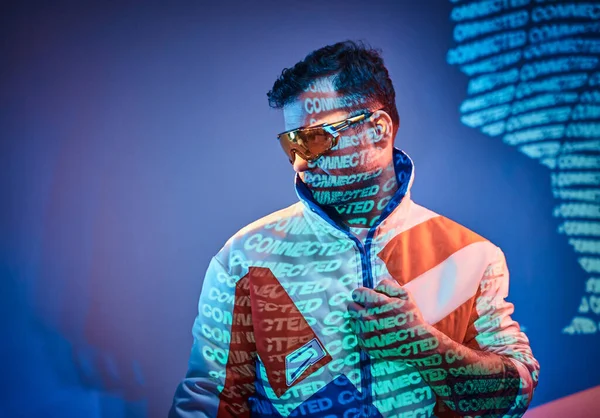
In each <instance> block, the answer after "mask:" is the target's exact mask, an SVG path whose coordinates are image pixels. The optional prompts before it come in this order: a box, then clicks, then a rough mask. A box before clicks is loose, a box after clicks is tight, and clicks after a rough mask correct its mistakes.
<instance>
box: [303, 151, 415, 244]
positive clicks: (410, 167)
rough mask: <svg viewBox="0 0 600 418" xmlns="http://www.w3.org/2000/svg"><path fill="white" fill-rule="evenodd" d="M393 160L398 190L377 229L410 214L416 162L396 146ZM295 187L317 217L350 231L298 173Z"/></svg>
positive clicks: (342, 229) (375, 227)
mask: <svg viewBox="0 0 600 418" xmlns="http://www.w3.org/2000/svg"><path fill="white" fill-rule="evenodd" d="M393 161H394V169H395V171H396V178H397V180H398V190H397V191H396V193H395V194H394V196H392V199H391V200H390V202H389V203H388V204H387V206H386V207H385V209H384V210H383V212H382V214H381V217H380V218H379V220H378V221H377V222H376V223H375V225H373V227H372V228H371V229H377V228H378V227H379V225H381V224H382V223H388V222H390V221H392V223H394V224H397V223H399V222H402V221H403V220H404V219H405V218H406V216H407V214H408V205H409V203H410V189H411V187H412V183H413V180H414V175H415V168H414V163H413V161H412V160H411V158H410V157H409V156H408V154H406V153H405V152H404V151H402V150H401V149H399V148H396V147H394V149H393ZM295 189H296V194H297V195H298V198H299V199H300V201H301V202H302V204H303V205H304V206H305V208H306V209H308V211H309V212H312V213H314V214H315V215H316V217H317V218H320V220H322V221H325V222H327V224H329V225H330V226H332V227H333V228H335V229H336V230H338V231H340V230H341V231H344V233H346V234H347V233H349V232H350V230H349V228H348V226H347V225H345V224H343V223H338V222H336V221H334V220H333V219H332V218H331V217H330V216H329V215H328V214H327V213H326V212H325V211H324V210H323V208H322V207H321V206H320V205H319V204H318V203H317V202H316V201H315V199H314V197H313V195H312V192H311V191H310V189H309V188H308V187H307V186H306V184H305V183H304V182H303V181H302V179H300V176H299V175H298V174H297V173H296V176H295ZM405 197H406V199H405ZM311 217H312V216H311Z"/></svg>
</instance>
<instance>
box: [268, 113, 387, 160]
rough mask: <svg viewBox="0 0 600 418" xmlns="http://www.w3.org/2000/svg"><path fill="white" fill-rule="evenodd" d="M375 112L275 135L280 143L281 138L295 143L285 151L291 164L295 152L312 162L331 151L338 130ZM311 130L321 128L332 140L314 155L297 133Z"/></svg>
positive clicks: (336, 141) (334, 144)
mask: <svg viewBox="0 0 600 418" xmlns="http://www.w3.org/2000/svg"><path fill="white" fill-rule="evenodd" d="M375 112H377V110H374V111H373V112H365V113H361V114H360V115H356V116H352V117H350V118H347V119H344V120H342V121H339V122H334V123H323V124H321V125H317V126H309V127H300V128H296V129H291V130H289V131H285V132H282V133H280V134H279V135H277V139H278V140H279V142H280V143H281V141H282V140H283V141H288V142H290V143H292V144H295V145H296V147H294V146H293V145H292V148H291V149H290V154H288V153H287V152H286V155H288V157H290V162H291V163H292V164H293V163H294V160H293V159H292V158H291V157H292V156H294V158H295V154H299V155H300V156H301V157H302V158H304V159H305V160H306V161H311V162H312V161H315V160H317V159H319V158H321V157H322V156H323V155H325V154H326V153H327V152H329V151H331V149H332V148H334V147H335V146H336V145H337V143H338V140H339V136H340V134H339V132H341V131H343V130H346V129H348V128H349V127H351V126H352V125H355V124H357V123H359V122H363V121H366V120H368V119H369V118H370V117H371V116H373V113H375ZM313 130H322V131H324V133H325V135H331V136H332V137H333V138H332V141H331V147H329V149H327V150H325V151H323V152H321V153H319V154H316V155H313V154H312V153H310V150H309V149H308V146H306V145H305V144H304V143H303V142H304V140H303V139H302V137H301V135H298V134H299V133H301V132H308V131H313ZM284 151H285V149H284Z"/></svg>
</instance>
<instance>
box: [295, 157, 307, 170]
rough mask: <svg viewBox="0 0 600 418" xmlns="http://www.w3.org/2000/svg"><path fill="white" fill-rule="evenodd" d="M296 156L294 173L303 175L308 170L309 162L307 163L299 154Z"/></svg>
mask: <svg viewBox="0 0 600 418" xmlns="http://www.w3.org/2000/svg"><path fill="white" fill-rule="evenodd" d="M294 156H295V158H294V163H293V164H294V171H295V172H297V173H302V172H303V171H306V170H308V161H306V160H305V159H304V158H302V157H301V156H299V155H298V154H294Z"/></svg>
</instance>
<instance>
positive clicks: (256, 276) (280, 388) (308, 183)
mask: <svg viewBox="0 0 600 418" xmlns="http://www.w3.org/2000/svg"><path fill="white" fill-rule="evenodd" d="M268 97H269V103H270V105H271V106H272V107H275V108H282V109H283V115H284V119H285V129H286V132H284V133H282V134H280V135H279V136H278V140H279V142H280V144H281V146H282V148H283V150H284V152H285V154H286V156H287V158H288V159H289V160H290V162H291V163H292V164H293V167H294V170H295V171H296V173H297V174H296V183H295V185H296V191H297V194H298V197H299V199H300V201H299V202H298V203H296V204H294V205H292V206H290V207H288V208H286V209H283V210H280V211H278V212H275V213H273V214H271V215H269V216H267V217H265V218H263V219H260V220H258V221H256V222H254V223H252V224H250V225H248V226H247V227H245V228H244V229H242V230H241V231H239V232H238V233H237V234H235V235H234V236H233V237H232V238H231V239H230V240H229V241H228V242H227V243H226V244H225V246H224V247H223V249H222V250H221V251H220V252H219V254H217V255H216V256H215V257H214V258H213V259H212V261H211V263H210V265H209V268H208V272H207V273H206V277H205V280H204V284H203V289H202V293H201V296H200V302H199V314H198V317H197V318H196V321H195V323H194V328H193V335H194V344H193V347H192V354H191V357H190V362H189V370H188V373H187V376H186V378H185V379H184V380H183V382H182V383H181V384H180V385H179V387H178V389H177V392H176V394H175V399H174V402H173V407H172V410H171V416H172V417H288V416H293V417H299V416H301V417H331V418H333V417H340V418H342V417H343V418H354V417H404V418H409V417H410V418H415V417H430V416H521V415H522V414H523V413H524V412H525V410H526V408H527V406H528V404H529V402H530V401H531V397H532V395H533V390H534V388H535V386H536V384H537V378H538V371H539V365H538V363H537V361H536V360H535V358H534V357H533V355H532V353H531V350H530V347H529V342H528V339H527V337H526V336H525V335H524V334H523V333H522V332H521V331H520V329H519V325H518V324H517V323H516V322H515V321H513V320H512V319H511V317H510V314H511V313H512V312H513V306H512V304H510V303H507V302H506V301H505V300H504V298H505V297H506V296H507V293H508V280H509V277H508V270H507V267H506V262H505V259H504V256H503V254H502V252H501V250H500V249H499V248H498V247H496V246H495V245H493V244H492V243H490V242H489V241H487V240H486V239H485V238H482V237H481V236H479V235H477V234H475V233H473V232H471V231H470V230H468V229H466V228H465V227H463V226H461V225H459V224H457V223H455V222H453V221H451V220H449V219H447V218H445V217H443V216H440V215H438V214H436V213H434V212H432V211H430V210H428V209H426V208H424V207H422V206H419V205H417V204H416V203H414V202H413V201H412V200H411V198H410V188H411V185H412V182H413V179H414V167H413V163H412V161H411V160H410V158H409V157H408V156H407V155H406V154H405V153H404V152H402V151H400V150H399V149H396V148H394V147H393V144H394V138H395V136H396V132H397V130H398V126H399V117H398V112H397V109H396V105H395V93H394V88H393V86H392V83H391V80H390V78H389V75H388V72H387V69H386V68H385V66H384V64H383V60H382V58H381V57H380V55H379V54H378V52H376V51H374V50H371V49H369V48H367V47H365V46H363V45H361V44H357V43H354V42H349V41H347V42H341V43H337V44H335V45H331V46H326V47H324V48H321V49H319V50H316V51H314V52H312V53H311V54H309V55H308V56H307V57H306V58H305V59H304V60H303V61H301V62H299V63H298V64H296V65H295V66H294V67H292V68H290V69H286V70H284V71H283V73H282V74H281V76H280V77H279V79H278V80H277V81H276V82H275V84H274V86H273V89H272V90H271V91H270V92H269V93H268Z"/></svg>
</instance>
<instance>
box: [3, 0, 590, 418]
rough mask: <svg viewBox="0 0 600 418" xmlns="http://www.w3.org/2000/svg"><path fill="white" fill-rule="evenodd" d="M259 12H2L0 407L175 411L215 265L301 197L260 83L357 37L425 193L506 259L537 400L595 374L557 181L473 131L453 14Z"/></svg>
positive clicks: (17, 8)
mask: <svg viewBox="0 0 600 418" xmlns="http://www.w3.org/2000/svg"><path fill="white" fill-rule="evenodd" d="M251 3H253V2H245V1H237V2H232V1H220V2H214V3H212V2H211V3H205V4H202V3H199V2H188V3H185V2H178V3H177V4H171V5H169V6H166V5H163V6H160V7H157V6H152V7H150V6H144V7H141V6H135V5H133V4H131V5H129V6H124V5H117V3H116V2H114V3H110V4H108V5H104V6H100V5H93V6H92V5H91V4H88V5H86V6H83V5H81V4H78V5H76V6H74V5H70V6H66V5H62V6H61V5H57V4H53V5H48V4H47V5H44V6H40V5H35V6H34V5H32V4H31V3H30V4H28V5H27V4H22V3H19V2H15V4H13V5H3V6H2V11H1V13H0V16H1V17H0V19H1V22H0V32H1V33H2V40H3V42H2V45H1V46H0V48H1V56H2V59H1V60H0V71H1V74H2V77H1V80H0V82H1V83H2V85H1V91H0V99H1V101H0V103H1V107H0V109H1V110H2V111H1V112H0V118H1V119H0V173H1V176H0V196H1V199H2V204H1V205H0V279H1V281H0V326H1V330H2V335H1V336H0V370H1V372H0V376H1V378H0V386H1V387H0V417H2V418H4V417H11V418H12V417H33V416H42V415H43V416H46V417H117V418H118V417H145V416H149V417H162V416H165V415H166V411H167V409H168V407H169V405H170V402H171V398H172V395H173V391H174V389H175V386H176V384H177V383H178V381H179V379H180V378H182V377H183V376H184V374H185V370H186V362H187V358H188V354H189V349H190V346H191V333H190V331H191V326H192V322H193V319H194V316H195V312H196V304H197V298H198V295H199V292H200V288H201V285H202V277H203V274H204V271H205V269H206V266H207V264H208V260H209V258H210V257H211V256H212V255H214V254H215V253H216V252H217V251H218V250H219V248H220V247H221V246H222V245H223V243H224V242H225V241H226V240H227V238H228V237H229V236H231V235H232V234H233V233H234V232H236V231H237V230H238V229H239V228H241V227H242V226H244V225H245V224H247V223H248V222H250V221H252V220H254V219H257V218H258V217H261V216H263V215H265V214H267V213H269V212H271V211H273V210H275V209H279V208H281V207H283V206H286V205H289V204H291V203H293V202H294V201H295V194H294V191H293V187H292V179H293V172H292V169H291V167H290V166H289V163H288V162H287V159H286V158H285V156H284V154H283V153H282V152H281V150H280V149H279V148H278V144H277V142H276V141H275V139H274V138H275V134H276V133H277V132H279V131H281V130H283V120H282V116H281V114H280V112H279V111H275V110H272V109H270V108H269V107H268V105H267V100H266V92H267V91H268V90H269V89H270V87H271V86H272V84H273V81H274V80H275V78H276V77H277V76H278V74H279V73H280V72H281V70H282V69H283V68H284V67H289V66H292V65H293V64H294V63H296V62H297V61H298V60H299V59H301V58H303V57H304V55H306V54H307V53H308V52H310V51H312V50H313V49H316V48H319V47H321V46H323V45H325V44H329V43H334V42H336V41H339V40H344V39H363V40H366V41H368V42H369V43H370V44H371V45H373V46H376V47H378V48H381V49H382V50H383V53H384V58H385V61H386V64H387V66H388V68H389V70H390V73H391V76H392V79H393V80H394V84H395V87H396V91H397V97H398V100H397V101H398V109H399V112H400V118H401V126H400V130H399V133H398V137H397V139H396V145H397V146H398V147H400V148H403V149H404V150H405V151H407V152H408V153H409V155H411V157H412V158H413V160H414V161H415V165H416V180H415V184H414V187H413V198H414V199H415V201H417V202H418V203H420V204H423V205H425V206H427V207H429V208H431V209H433V210H435V211H438V212H441V213H442V214H444V215H446V216H448V217H450V218H452V219H454V220H456V221H458V222H460V223H463V224H464V225H466V226H468V227H470V228H472V229H474V230H475V231H477V232H478V233H480V234H481V235H484V236H485V237H487V238H489V239H491V240H492V241H494V242H495V243H496V244H497V245H499V246H501V247H502V248H503V249H504V251H505V253H506V255H507V259H508V263H509V268H510V270H511V297H510V300H511V301H512V302H514V303H515V304H516V307H517V309H516V314H515V318H516V319H517V320H519V321H520V322H521V323H522V325H523V326H524V327H525V328H526V331H527V333H528V335H529V337H530V339H531V343H532V347H533V350H534V354H536V356H537V357H538V359H539V360H540V363H541V366H542V371H541V380H540V385H539V388H538V391H537V393H536V397H535V399H534V405H540V404H542V403H545V402H548V401H550V400H552V399H556V398H558V397H561V396H565V395H568V394H571V393H574V392H577V391H580V390H583V389H586V388H589V387H592V386H595V385H598V384H600V382H599V380H600V377H599V376H600V373H599V369H600V368H599V366H598V361H597V359H596V358H595V355H597V353H598V352H599V351H598V348H599V344H598V337H597V334H595V335H574V336H569V335H565V334H563V333H562V332H561V331H562V329H563V327H564V326H565V325H567V324H568V323H569V322H570V319H571V317H572V314H573V312H576V310H577V307H578V306H579V302H580V299H581V287H582V283H584V282H585V279H586V275H585V273H584V272H583V271H582V270H581V269H580V268H579V266H578V264H577V261H576V258H575V254H574V253H573V252H572V251H571V250H570V247H569V246H568V244H567V242H566V240H565V239H564V237H561V236H559V235H558V234H557V233H556V230H557V226H558V220H557V219H555V218H553V217H552V207H553V205H554V201H553V198H552V193H551V189H550V178H549V175H548V169H547V168H545V167H543V166H541V165H540V164H538V163H537V162H536V161H534V160H531V159H529V158H528V157H526V156H524V155H523V154H520V153H519V152H518V151H517V150H516V149H513V148H510V147H508V146H505V145H503V144H502V143H501V142H500V141H493V140H491V139H490V138H489V137H487V136H485V135H483V134H481V133H478V132H476V131H475V130H472V129H470V128H467V127H466V126H463V125H462V124H461V123H460V113H459V106H460V103H461V102H462V100H463V99H464V97H465V94H466V93H465V92H466V85H467V79H466V77H464V76H463V75H462V74H461V73H460V72H459V71H458V70H457V69H456V68H453V67H451V66H449V65H448V64H447V63H446V52H447V51H448V49H449V48H450V47H451V46H452V45H453V40H452V29H453V25H452V23H451V22H450V19H449V14H450V11H451V7H452V4H451V3H450V2H446V1H442V0H438V1H433V0H426V1H424V0H420V1H418V2H416V1H408V0H406V1H397V0H396V1H393V0H390V1H370V2H365V1H354V0H353V1H343V2H342V1H339V2H338V1H329V2H318V1H302V2H296V1H293V2H283V1H261V2H260V6H258V5H257V4H251ZM594 353H596V354H594Z"/></svg>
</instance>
